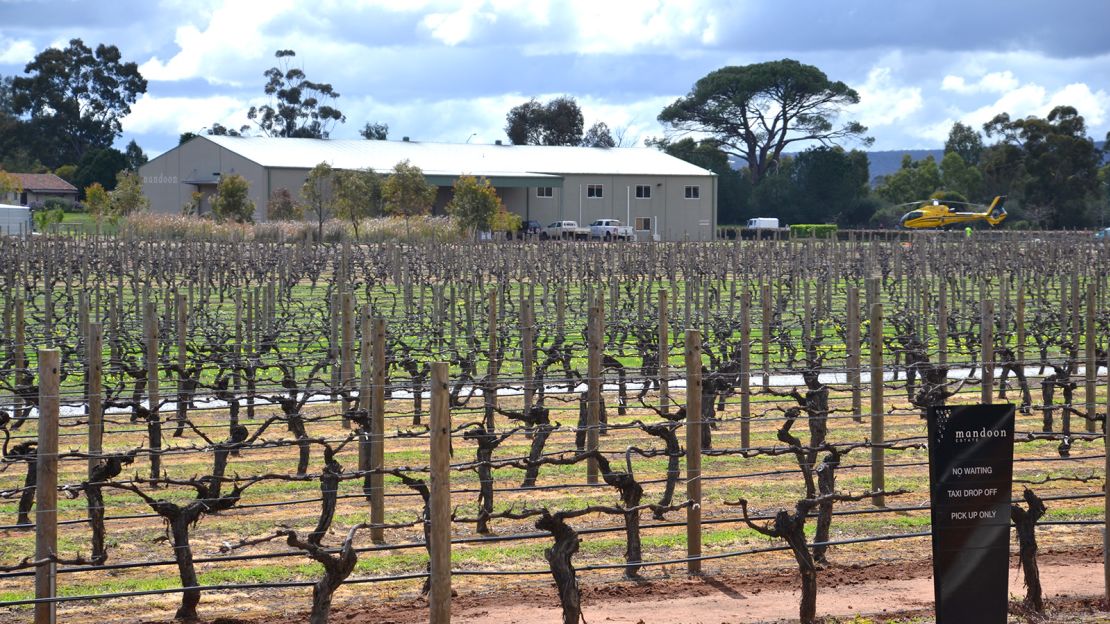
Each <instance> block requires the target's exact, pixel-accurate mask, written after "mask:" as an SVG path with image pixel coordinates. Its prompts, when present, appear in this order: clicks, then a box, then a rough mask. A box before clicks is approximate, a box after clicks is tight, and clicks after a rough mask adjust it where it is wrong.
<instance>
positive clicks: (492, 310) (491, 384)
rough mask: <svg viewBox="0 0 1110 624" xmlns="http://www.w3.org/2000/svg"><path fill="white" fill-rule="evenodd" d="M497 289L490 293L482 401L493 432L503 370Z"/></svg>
mask: <svg viewBox="0 0 1110 624" xmlns="http://www.w3.org/2000/svg"><path fill="white" fill-rule="evenodd" d="M497 314H498V312H497V289H496V288H491V289H490V291H489V338H488V340H489V353H488V355H487V359H488V361H489V365H488V367H487V369H486V371H487V372H486V380H487V383H486V389H485V391H483V392H482V399H483V401H484V403H485V407H486V430H487V431H493V427H494V415H495V414H496V412H497V372H498V370H499V369H500V368H501V367H500V364H499V362H498V357H497V338H498V333H497Z"/></svg>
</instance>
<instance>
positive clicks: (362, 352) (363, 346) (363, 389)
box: [358, 304, 374, 488]
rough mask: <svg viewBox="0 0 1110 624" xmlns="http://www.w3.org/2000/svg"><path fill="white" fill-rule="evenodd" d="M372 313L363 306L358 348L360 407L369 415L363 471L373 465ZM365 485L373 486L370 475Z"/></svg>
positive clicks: (361, 444)
mask: <svg viewBox="0 0 1110 624" xmlns="http://www.w3.org/2000/svg"><path fill="white" fill-rule="evenodd" d="M371 314H372V312H371V309H370V306H369V304H368V305H367V306H366V307H365V308H363V311H362V318H361V320H360V329H361V336H360V337H359V338H360V340H359V349H358V356H359V384H358V409H359V410H361V411H363V412H365V413H366V416H367V418H366V425H364V426H362V427H360V428H359V439H358V469H359V470H360V471H363V472H365V471H367V470H370V465H371V462H370V453H371V448H372V446H373V445H372V444H371V443H370V435H371V433H370V432H371V427H370V423H371V419H370V417H371V414H372V413H373V412H372V409H371V403H372V401H371V400H370V397H371V394H372V391H371V390H370V388H371V387H372V384H373V370H372V363H373V361H374V357H373V353H372V350H373V342H374V341H373V334H372V333H371V332H372V331H373V330H372V328H371V325H372V319H371ZM363 485H364V487H366V488H370V487H371V478H370V475H365V476H364V477H363Z"/></svg>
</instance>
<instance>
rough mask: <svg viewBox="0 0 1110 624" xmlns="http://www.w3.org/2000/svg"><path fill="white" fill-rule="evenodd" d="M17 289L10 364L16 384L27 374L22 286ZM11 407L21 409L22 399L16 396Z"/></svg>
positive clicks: (23, 379)
mask: <svg viewBox="0 0 1110 624" xmlns="http://www.w3.org/2000/svg"><path fill="white" fill-rule="evenodd" d="M17 291H18V292H17V293H16V298H15V344H14V345H12V349H13V357H12V364H13V365H14V366H15V379H14V382H15V385H17V386H18V385H21V384H22V383H24V382H25V380H26V378H27V377H29V375H28V374H27V372H26V370H25V369H26V368H27V323H26V321H25V320H24V308H23V306H24V302H23V297H24V292H23V289H22V288H19V289H17ZM12 409H13V410H14V411H16V412H19V411H20V410H22V409H23V399H20V398H19V397H16V398H15V401H14V403H13V404H12Z"/></svg>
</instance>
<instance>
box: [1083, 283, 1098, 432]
mask: <svg viewBox="0 0 1110 624" xmlns="http://www.w3.org/2000/svg"><path fill="white" fill-rule="evenodd" d="M1095 295H1096V292H1095V284H1094V282H1088V283H1087V310H1086V318H1085V319H1084V325H1083V328H1084V330H1085V331H1086V336H1085V338H1086V341H1085V342H1086V344H1085V347H1086V349H1085V350H1086V356H1087V362H1086V386H1085V388H1084V395H1085V396H1086V400H1087V432H1088V433H1094V432H1095V421H1094V416H1095V405H1096V399H1095V389H1096V387H1097V379H1098V377H1097V373H1098V368H1097V366H1098V364H1097V360H1096V357H1095V356H1096V353H1095V347H1096V346H1097V334H1098V327H1097V326H1096V325H1095Z"/></svg>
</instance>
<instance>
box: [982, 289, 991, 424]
mask: <svg viewBox="0 0 1110 624" xmlns="http://www.w3.org/2000/svg"><path fill="white" fill-rule="evenodd" d="M982 317H983V318H982V325H981V327H980V330H979V337H980V345H979V346H980V348H981V350H982V358H981V359H982V360H983V387H982V388H981V390H982V393H981V396H980V400H981V401H982V402H983V403H984V404H990V402H991V396H992V391H993V390H994V302H993V301H991V300H990V299H987V298H985V297H984V298H983V301H982Z"/></svg>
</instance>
